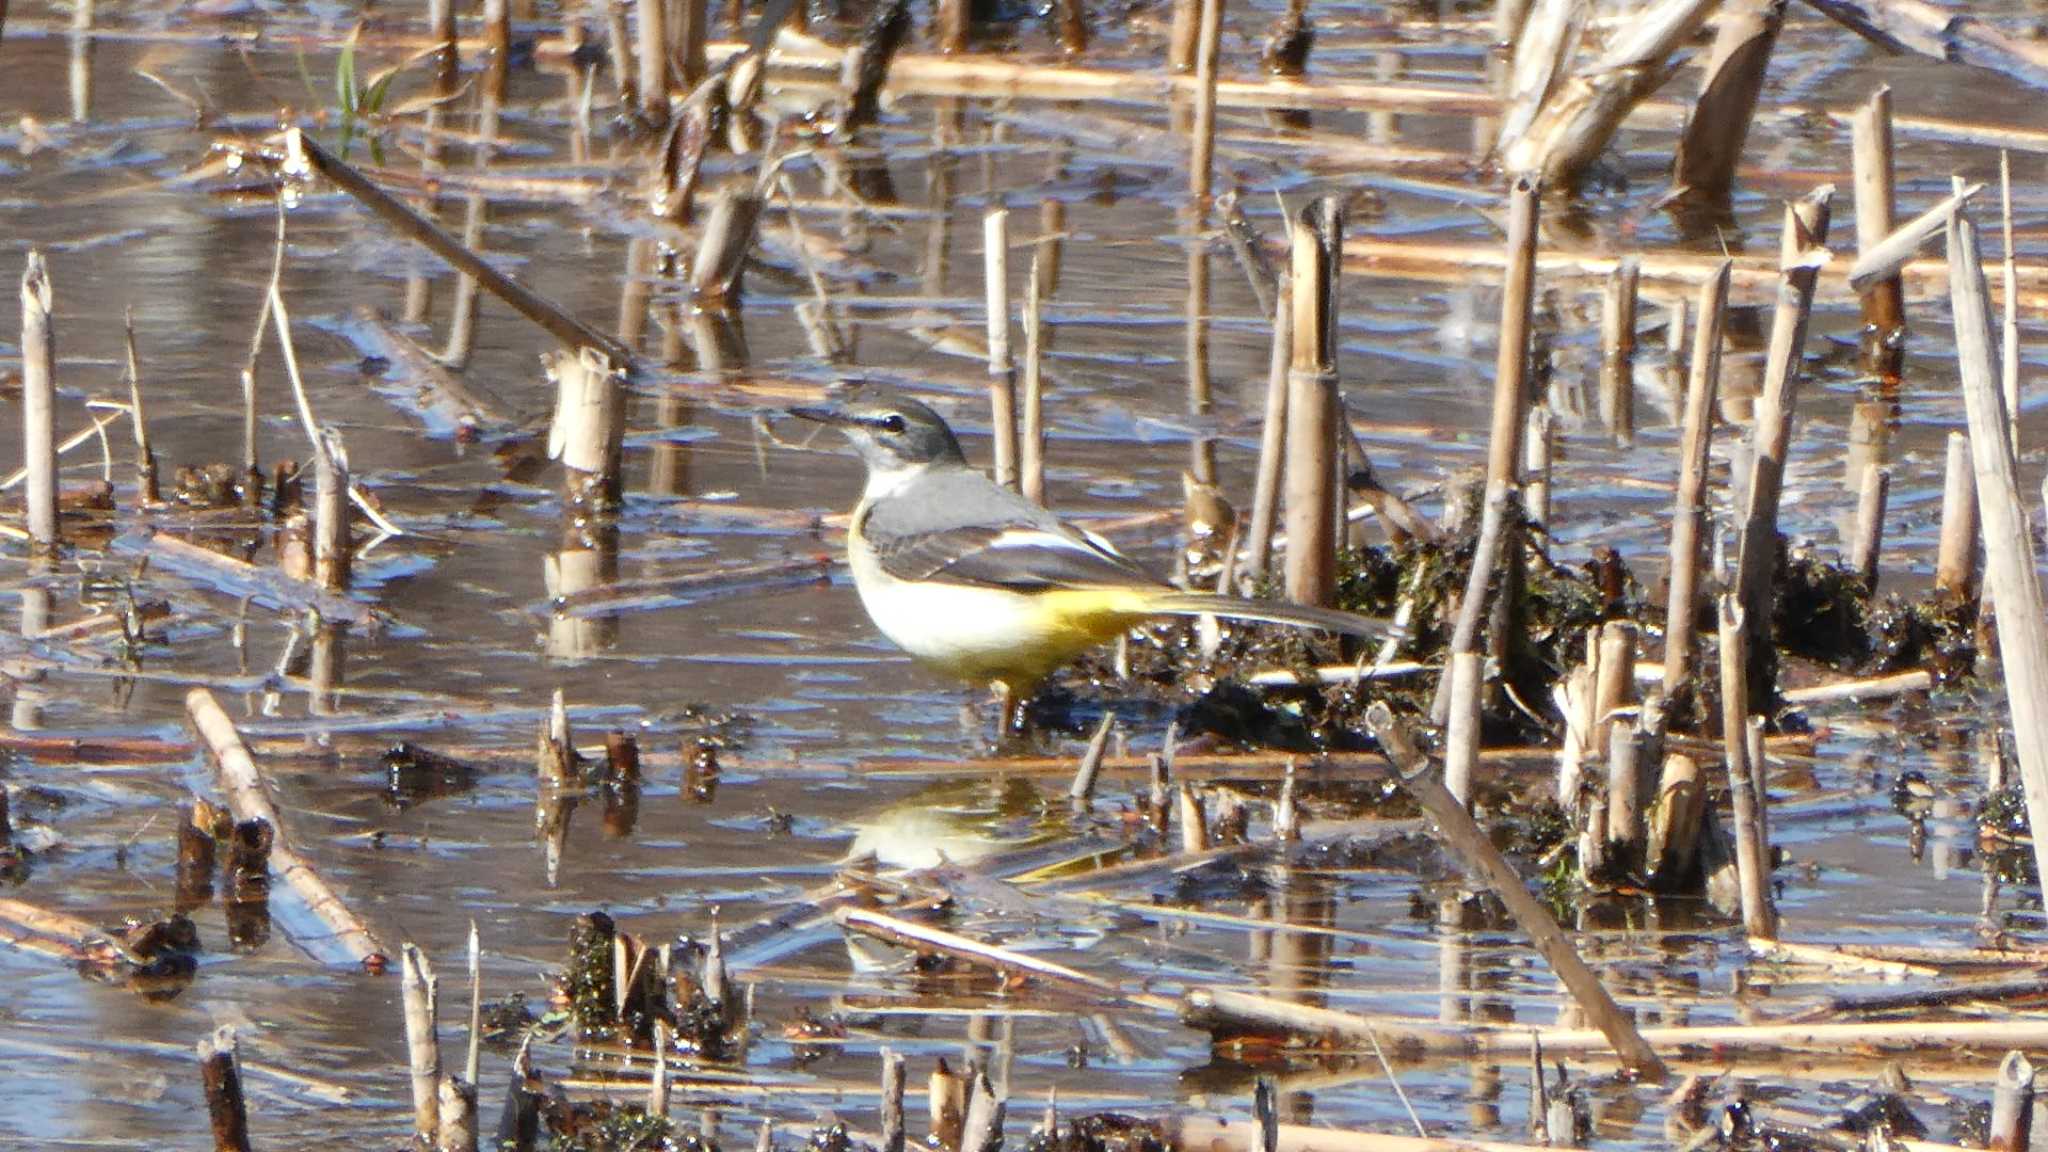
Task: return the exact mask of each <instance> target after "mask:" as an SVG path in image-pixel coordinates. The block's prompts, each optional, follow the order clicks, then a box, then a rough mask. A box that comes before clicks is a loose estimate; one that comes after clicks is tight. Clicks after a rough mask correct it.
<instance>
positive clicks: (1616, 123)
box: [1501, 0, 1716, 188]
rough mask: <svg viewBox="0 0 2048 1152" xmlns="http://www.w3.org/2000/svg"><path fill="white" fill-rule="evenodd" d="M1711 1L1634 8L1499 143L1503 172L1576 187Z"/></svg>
mask: <svg viewBox="0 0 2048 1152" xmlns="http://www.w3.org/2000/svg"><path fill="white" fill-rule="evenodd" d="M1715 7H1716V4H1715V3H1713V0H1657V2H1655V3H1652V4H1650V5H1648V6H1647V7H1646V8H1644V9H1643V10H1642V11H1640V12H1638V13H1636V14H1635V17H1634V18H1633V19H1632V20H1631V21H1630V23H1629V24H1628V25H1627V26H1626V28H1625V30H1622V31H1619V32H1617V34H1616V36H1615V38H1614V40H1613V41H1612V42H1611V43H1610V44H1609V45H1608V47H1607V50H1606V51H1605V52H1603V53H1602V54H1601V56H1600V58H1599V59H1598V60H1595V61H1593V62H1591V63H1589V64H1587V65H1585V66H1583V67H1581V68H1579V69H1577V70H1576V71H1574V72H1572V73H1571V74H1570V75H1569V76H1565V77H1564V78H1562V79H1554V80H1553V81H1552V87H1551V89H1550V91H1549V92H1548V94H1547V95H1546V96H1545V97H1544V99H1543V103H1542V107H1541V109H1540V111H1538V112H1537V113H1536V115H1535V117H1534V119H1533V120H1532V121H1531V122H1530V123H1529V127H1528V129H1527V131H1525V132H1523V133H1521V134H1520V135H1518V136H1515V137H1513V138H1512V139H1509V140H1507V141H1505V142H1504V144H1503V147H1502V150H1501V151H1502V162H1503V164H1504V166H1505V167H1506V168H1507V170H1508V171H1510V172H1516V173H1527V174H1531V175H1535V176H1538V177H1540V178H1541V180H1542V181H1543V182H1544V183H1545V184H1546V185H1551V186H1555V187H1562V188H1569V187H1572V186H1574V185H1576V184H1577V183H1578V182H1579V180H1580V179H1581V178H1582V177H1583V176H1584V175H1585V173H1586V172H1587V170H1589V169H1590V168H1591V167H1592V166H1593V164H1594V162H1595V161H1597V160H1598V159H1599V158H1600V154H1601V153H1602V152H1603V151H1605V150H1606V147H1607V142H1608V141H1609V140H1610V139H1612V138H1613V136H1614V133H1615V132H1617V131H1619V130H1620V128H1621V125H1622V122H1623V121H1624V120H1626V119H1627V118H1628V115H1629V113H1630V112H1632V111H1633V110H1634V109H1635V107H1636V105H1637V104H1639V103H1641V102H1642V101H1643V100H1644V98H1646V97H1648V96H1649V95H1650V94H1651V93H1652V92H1655V91H1656V90H1657V89H1658V88H1659V87H1660V86H1662V84H1663V83H1664V81H1665V79H1666V78H1667V77H1668V76H1669V75H1670V74H1671V72H1672V70H1673V67H1674V66H1673V65H1672V64H1671V63H1669V57H1670V56H1671V54H1672V53H1673V52H1674V51H1676V50H1677V49H1678V48H1679V47H1680V46H1681V45H1682V44H1684V43H1685V42H1686V41H1687V40H1689V39H1691V37H1692V34H1693V32H1695V31H1696V30H1698V28H1699V27H1700V25H1701V24H1703V23H1705V21H1706V18H1707V16H1708V14H1709V13H1710V12H1712V11H1713V9H1714V8H1715ZM1518 63H1519V58H1518Z"/></svg>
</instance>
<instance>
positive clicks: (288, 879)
mask: <svg viewBox="0 0 2048 1152" xmlns="http://www.w3.org/2000/svg"><path fill="white" fill-rule="evenodd" d="M185 711H186V714H187V715H188V716H189V717H190V718H191V721H192V727H193V730H194V731H195V732H197V733H198V735H199V738H200V740H201V741H203V742H204V743H205V744H206V746H207V749H208V751H210V752H211V753H212V754H213V759H214V763H215V766H216V768H217V769H218V772H219V780H220V787H221V791H222V792H223V793H225V794H226V795H227V799H228V807H229V808H230V809H232V810H233V811H234V813H235V817H236V819H238V820H265V821H268V822H269V824H270V826H271V827H272V828H273V829H275V830H276V834H277V839H276V842H275V844H273V846H272V847H271V852H270V856H271V860H272V862H273V863H274V864H275V865H276V870H277V873H278V875H280V876H282V877H283V878H284V881H285V883H287V884H289V885H290V886H291V887H292V889H293V890H294V891H296V892H297V893H298V894H299V896H300V898H302V899H303V900H305V902H306V905H307V907H308V908H310V909H311V910H312V912H313V914H314V915H315V916H317V917H319V918H320V920H321V921H322V922H324V923H325V924H326V925H327V926H328V927H329V928H332V929H333V930H334V934H335V939H336V941H337V942H338V943H339V944H340V946H341V947H342V948H343V949H344V950H345V951H346V952H347V953H348V955H349V957H350V959H352V960H353V961H354V962H355V963H356V964H358V965H359V966H361V967H362V968H363V969H365V970H367V971H370V972H382V971H383V970H384V967H385V965H386V964H387V963H388V962H389V961H388V956H389V953H388V952H387V951H386V949H385V948H384V945H383V944H382V943H381V942H380V941H379V940H378V939H377V937H376V934H375V933H373V932H372V931H371V930H370V928H369V926H368V925H367V924H365V923H364V922H363V921H362V919H361V918H360V917H358V916H357V915H356V914H355V913H354V912H352V911H350V909H349V907H348V905H346V904H344V903H343V902H342V900H341V897H340V896H339V895H338V894H336V892H335V891H334V889H333V888H331V887H329V886H328V884H327V881H326V880H324V879H322V878H321V876H320V874H319V873H318V872H316V871H315V870H314V869H313V865H312V863H311V862H310V861H308V860H307V859H305V858H304V857H302V856H300V855H299V854H298V851H297V849H295V848H294V847H293V846H292V842H291V840H290V838H289V837H288V836H287V835H286V832H285V826H284V824H283V823H282V822H281V821H280V820H279V818H278V813H277V809H276V808H275V807H274V806H273V805H272V804H271V803H270V798H269V797H268V796H267V795H266V794H265V793H264V789H263V779H262V775H261V773H260V772H258V770H257V768H256V761H255V758H254V757H252V756H250V755H249V747H248V745H246V744H244V743H243V742H242V737H241V734H240V733H238V732H236V731H235V723H234V721H233V720H231V719H229V718H228V714H227V712H226V711H225V710H223V709H222V708H221V706H220V702H219V701H217V700H215V699H214V697H213V693H212V692H210V691H208V690H207V689H205V688H194V689H192V690H191V691H190V692H188V693H186V694H185Z"/></svg>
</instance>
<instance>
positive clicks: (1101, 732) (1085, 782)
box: [1067, 710, 1116, 809]
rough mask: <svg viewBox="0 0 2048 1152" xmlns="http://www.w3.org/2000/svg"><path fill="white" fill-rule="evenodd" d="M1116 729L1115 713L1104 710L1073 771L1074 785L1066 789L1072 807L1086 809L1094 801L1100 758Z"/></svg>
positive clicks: (1100, 766)
mask: <svg viewBox="0 0 2048 1152" xmlns="http://www.w3.org/2000/svg"><path fill="white" fill-rule="evenodd" d="M1115 728H1116V713H1114V712H1111V711H1107V710H1105V711H1104V712H1103V713H1102V719H1101V720H1100V721H1099V722H1097V723H1096V725H1095V735H1093V736H1090V737H1089V738H1088V747H1087V748H1086V749H1085V750H1083V751H1082V753H1081V763H1080V765H1079V766H1078V767H1077V768H1075V769H1074V783H1073V784H1072V785H1071V786H1070V787H1069V788H1068V789H1067V798H1068V799H1069V800H1070V801H1072V802H1073V805H1074V807H1076V808H1079V809H1086V808H1087V807H1088V805H1089V804H1090V803H1091V802H1092V801H1093V800H1094V799H1095V777H1096V775H1097V774H1099V773H1100V772H1101V771H1102V757H1103V756H1104V754H1106V753H1107V752H1108V751H1109V736H1110V733H1111V731H1113V730H1114V729H1115Z"/></svg>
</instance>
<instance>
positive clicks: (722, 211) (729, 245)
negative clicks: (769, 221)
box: [690, 184, 762, 308]
mask: <svg viewBox="0 0 2048 1152" xmlns="http://www.w3.org/2000/svg"><path fill="white" fill-rule="evenodd" d="M761 205H762V198H761V195H760V193H758V192H756V191H754V190H753V189H751V188H747V187H743V186H741V185H737V184H727V185H725V186H724V187H722V188H720V189H719V190H718V195H717V196H716V197H714V198H713V199H712V201H711V213H710V215H709V216H708V217H706V218H705V221H704V236H703V238H702V239H701V240H699V241H698V242H697V255H696V258H695V259H693V260H692V261H691V262H690V290H691V292H692V293H693V294H694V295H695V296H696V298H697V300H698V302H699V303H701V304H704V305H706V306H707V307H713V308H722V307H727V306H729V301H730V300H731V299H732V298H734V297H736V296H738V294H739V290H740V273H741V272H743V271H744V270H745V269H746V266H747V249H748V248H749V247H751V246H752V245H753V243H754V225H755V223H756V222H757V221H759V220H760V218H761Z"/></svg>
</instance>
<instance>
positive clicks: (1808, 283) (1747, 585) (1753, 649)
mask: <svg viewBox="0 0 2048 1152" xmlns="http://www.w3.org/2000/svg"><path fill="white" fill-rule="evenodd" d="M1833 202H1834V188H1833V187H1832V186H1827V185H1824V186H1822V187H1820V188H1817V189H1815V190H1814V191H1813V192H1812V193H1811V194H1809V195H1808V196H1806V197H1805V198H1804V199H1802V200H1800V201H1798V202H1796V203H1791V204H1787V205H1786V206H1785V233H1784V239H1783V242H1782V244H1781V247H1780V254H1779V264H1780V271H1781V278H1780V280H1779V283H1778V300H1777V305H1776V307H1775V309H1774V311H1773V313H1772V316H1771V336H1770V350H1769V352H1768V353H1767V356H1766V359H1765V361H1764V382H1763V392H1762V394H1761V395H1759V396H1758V397H1757V401H1756V417H1755V429H1754V432H1753V435H1754V437H1755V445H1754V448H1755V451H1754V455H1753V457H1752V459H1751V461H1750V479H1749V506H1748V508H1747V509H1746V510H1745V514H1744V517H1743V525H1742V544H1741V551H1740V553H1739V554H1738V557H1737V560H1736V577H1735V579H1736V592H1737V595H1738V596H1739V598H1740V601H1741V604H1742V611H1743V615H1744V618H1745V619H1746V621H1747V626H1748V629H1749V635H1748V636H1747V637H1745V639H1746V640H1747V643H1746V645H1745V649H1746V652H1747V655H1748V658H1749V662H1750V667H1749V671H1748V674H1747V676H1748V699H1749V711H1751V712H1754V713H1757V714H1759V715H1764V714H1768V713H1769V711H1770V706H1771V694H1772V692H1773V691H1774V690H1775V688H1776V684H1775V683H1774V681H1775V679H1776V671H1775V670H1776V667H1777V660H1776V655H1777V654H1776V650H1775V649H1774V648H1773V646H1772V644H1773V641H1772V635H1771V596H1772V593H1771V581H1772V578H1773V575H1774V573H1775V571H1776V569H1777V561H1778V498H1779V496H1780V494H1781V490H1782V488H1783V485H1784V481H1785V460H1786V456H1787V453H1788V452H1789V451H1790V450H1791V445H1792V419H1793V414H1794V409H1795V406H1796V404H1797V402H1798V398H1799V382H1800V375H1801V372H1800V358H1801V356H1802V355H1803V354H1804V349H1805V347H1806V327H1807V320H1808V319H1809V317H1810V316H1811V315H1812V310H1813V290H1814V285H1815V284H1816V283H1817V282H1818V281H1819V279H1820V268H1821V265H1822V264H1823V263H1824V262H1825V260H1826V258H1827V250H1826V244H1827V240H1828V220H1829V215H1830V209H1831V207H1832V205H1833Z"/></svg>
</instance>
